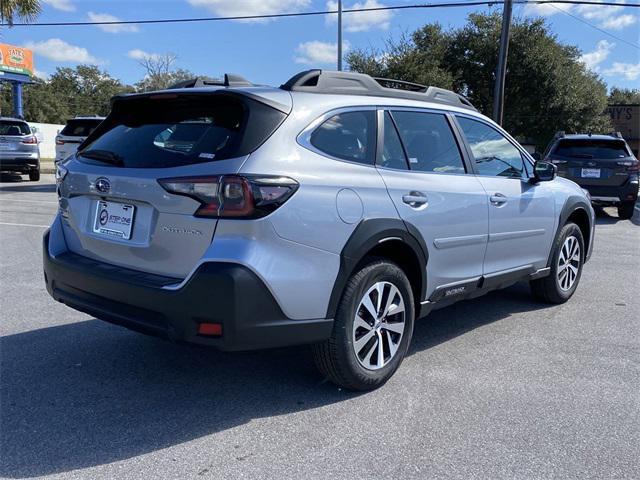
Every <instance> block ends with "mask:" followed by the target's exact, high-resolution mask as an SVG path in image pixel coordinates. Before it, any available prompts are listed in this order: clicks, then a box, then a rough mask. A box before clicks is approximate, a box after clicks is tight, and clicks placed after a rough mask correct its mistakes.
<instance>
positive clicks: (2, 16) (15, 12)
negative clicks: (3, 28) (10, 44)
mask: <svg viewBox="0 0 640 480" xmlns="http://www.w3.org/2000/svg"><path fill="white" fill-rule="evenodd" d="M41 10H42V7H41V6H40V0H1V1H0V21H2V23H7V24H8V25H9V26H11V25H13V22H14V19H15V18H16V17H18V18H20V19H21V20H24V21H25V22H31V21H33V20H35V18H36V17H37V16H38V15H39V14H40V11H41Z"/></svg>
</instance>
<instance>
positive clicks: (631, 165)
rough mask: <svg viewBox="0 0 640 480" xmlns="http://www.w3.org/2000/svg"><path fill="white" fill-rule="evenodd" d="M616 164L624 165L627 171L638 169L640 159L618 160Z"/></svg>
mask: <svg viewBox="0 0 640 480" xmlns="http://www.w3.org/2000/svg"><path fill="white" fill-rule="evenodd" d="M618 165H620V166H621V167H625V170H626V171H627V172H638V171H640V161H638V160H625V161H624V162H618Z"/></svg>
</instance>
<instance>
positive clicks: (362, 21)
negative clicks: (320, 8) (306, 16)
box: [327, 0, 393, 32]
mask: <svg viewBox="0 0 640 480" xmlns="http://www.w3.org/2000/svg"><path fill="white" fill-rule="evenodd" d="M384 6H385V5H383V4H382V3H379V2H378V1H377V0H365V1H364V2H363V3H360V2H356V3H354V4H353V5H345V4H343V5H342V9H343V10H362V9H366V8H379V7H384ZM337 9H338V2H336V1H335V0H329V1H328V2H327V10H337ZM392 16H393V13H392V11H391V10H376V11H372V12H349V13H344V14H343V15H342V22H343V25H344V29H345V30H346V31H347V32H365V31H367V30H370V29H372V28H380V29H382V30H386V29H388V28H389V24H390V21H391V17H392ZM337 21H338V14H332V15H329V16H327V23H336V22H337Z"/></svg>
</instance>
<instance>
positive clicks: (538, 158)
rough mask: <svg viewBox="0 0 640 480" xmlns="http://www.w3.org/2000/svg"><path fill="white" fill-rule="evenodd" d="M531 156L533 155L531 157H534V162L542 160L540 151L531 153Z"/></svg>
mask: <svg viewBox="0 0 640 480" xmlns="http://www.w3.org/2000/svg"><path fill="white" fill-rule="evenodd" d="M531 157H533V159H534V160H535V161H536V162H539V161H540V160H542V155H540V152H533V153H532V154H531Z"/></svg>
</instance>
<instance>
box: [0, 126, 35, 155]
mask: <svg viewBox="0 0 640 480" xmlns="http://www.w3.org/2000/svg"><path fill="white" fill-rule="evenodd" d="M33 137H34V136H33V134H32V133H31V129H30V128H29V125H28V124H27V123H26V122H22V121H20V120H0V157H16V156H20V154H29V153H32V152H34V151H36V150H37V148H38V147H37V144H35V143H25V142H26V141H27V140H29V139H32V138H33Z"/></svg>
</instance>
